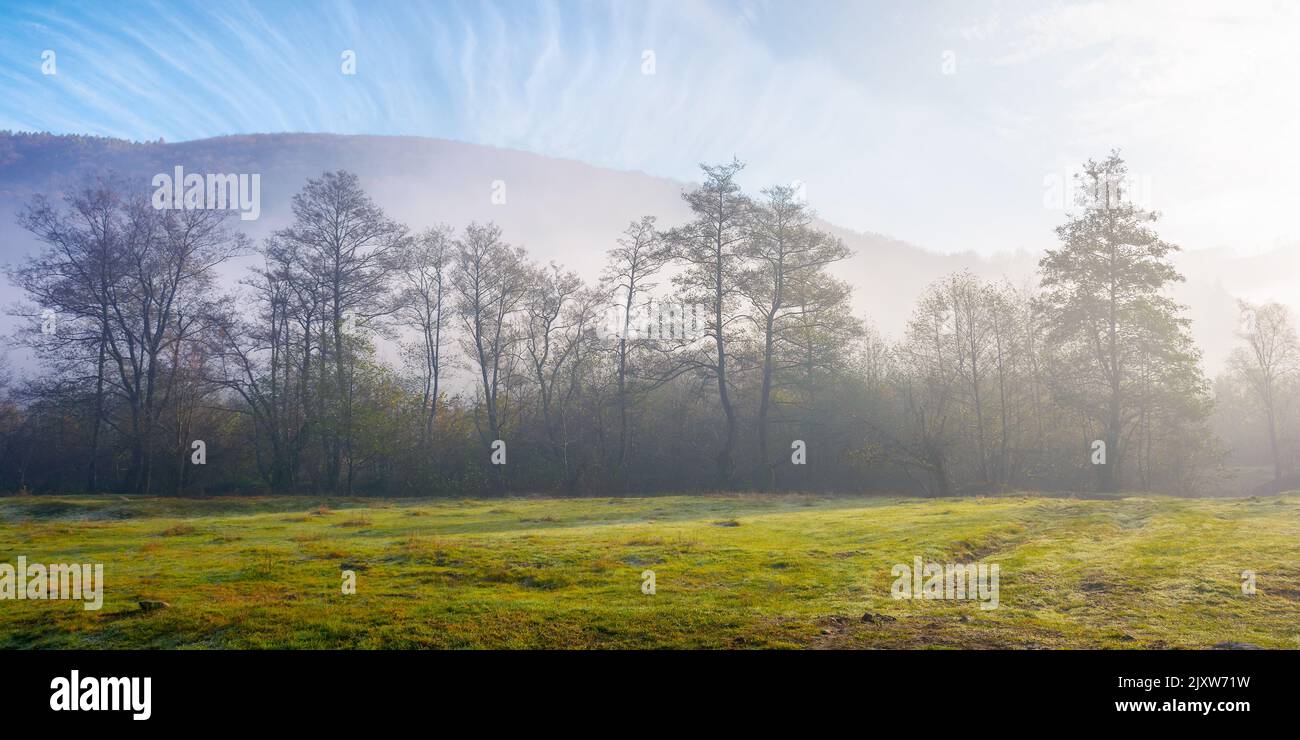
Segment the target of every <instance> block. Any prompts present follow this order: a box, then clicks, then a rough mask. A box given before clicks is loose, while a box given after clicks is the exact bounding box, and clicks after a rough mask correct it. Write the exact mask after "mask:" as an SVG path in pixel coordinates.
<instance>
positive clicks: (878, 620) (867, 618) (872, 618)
mask: <svg viewBox="0 0 1300 740" xmlns="http://www.w3.org/2000/svg"><path fill="white" fill-rule="evenodd" d="M862 621H864V622H866V623H868V624H884V623H885V622H897V621H898V620H897V619H895V618H894V617H891V616H889V615H888V614H872V613H871V612H867V613H866V614H863V615H862Z"/></svg>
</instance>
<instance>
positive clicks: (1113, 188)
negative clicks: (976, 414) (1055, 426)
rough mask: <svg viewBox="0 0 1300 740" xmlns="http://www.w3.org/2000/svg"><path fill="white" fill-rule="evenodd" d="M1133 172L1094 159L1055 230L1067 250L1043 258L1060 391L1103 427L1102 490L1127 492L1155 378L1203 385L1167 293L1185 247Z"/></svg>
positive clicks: (1115, 160)
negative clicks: (1127, 470)
mask: <svg viewBox="0 0 1300 740" xmlns="http://www.w3.org/2000/svg"><path fill="white" fill-rule="evenodd" d="M1127 175H1128V167H1127V165H1125V163H1124V160H1123V159H1122V158H1121V157H1120V156H1119V153H1118V151H1113V152H1111V154H1110V156H1109V157H1107V158H1106V159H1105V160H1103V161H1101V162H1095V161H1092V160H1089V161H1088V162H1086V163H1085V164H1084V166H1083V172H1082V173H1080V174H1078V175H1076V179H1077V181H1078V184H1079V186H1080V187H1079V188H1078V190H1077V194H1078V198H1077V203H1078V205H1079V206H1080V207H1081V208H1082V211H1080V212H1079V213H1076V214H1072V215H1070V216H1069V218H1068V220H1067V221H1066V222H1065V223H1064V224H1062V225H1061V226H1059V227H1057V229H1056V234H1057V236H1058V237H1059V239H1060V241H1061V246H1060V247H1058V248H1056V249H1049V250H1048V251H1047V254H1046V255H1045V256H1044V257H1043V258H1042V260H1040V262H1039V268H1040V270H1041V286H1042V294H1041V295H1040V297H1039V310H1040V311H1041V312H1042V314H1043V316H1044V319H1045V321H1046V323H1047V327H1048V333H1047V339H1048V342H1049V343H1050V344H1051V345H1052V346H1053V348H1054V352H1053V355H1054V361H1055V362H1054V364H1055V366H1056V370H1055V372H1054V376H1055V379H1056V382H1055V384H1054V385H1055V393H1056V396H1057V398H1058V399H1059V400H1060V402H1061V403H1063V404H1065V405H1067V406H1070V407H1073V408H1075V409H1077V410H1079V411H1081V412H1082V413H1083V414H1084V415H1085V416H1086V417H1087V418H1089V419H1090V420H1092V421H1093V422H1094V423H1095V424H1096V425H1097V428H1099V429H1100V430H1101V433H1102V435H1103V437H1102V439H1103V441H1104V442H1105V444H1106V448H1105V450H1106V460H1105V464H1099V465H1096V466H1095V467H1096V470H1097V486H1098V488H1099V489H1100V490H1102V491H1117V490H1119V488H1120V484H1121V479H1120V472H1119V471H1120V464H1121V462H1122V461H1123V460H1124V456H1125V450H1124V444H1125V441H1126V439H1125V435H1126V433H1127V432H1128V431H1129V429H1130V426H1131V425H1132V424H1133V422H1134V421H1136V420H1137V419H1138V418H1139V417H1140V415H1141V414H1142V411H1143V409H1142V405H1141V403H1140V399H1141V398H1142V397H1149V394H1148V393H1146V392H1145V390H1144V389H1145V387H1146V384H1147V383H1148V381H1149V379H1150V378H1152V377H1157V378H1159V381H1158V382H1160V383H1162V384H1165V385H1170V386H1179V387H1182V388H1184V389H1187V390H1188V391H1189V392H1193V391H1195V389H1198V388H1199V389H1201V392H1202V393H1203V392H1204V388H1205V382H1204V379H1203V378H1202V377H1201V371H1200V368H1199V359H1200V356H1199V352H1198V351H1197V350H1196V348H1195V345H1194V344H1193V343H1192V340H1191V336H1190V334H1189V326H1190V321H1189V320H1188V319H1186V318H1185V317H1184V316H1183V315H1182V311H1183V307H1182V306H1181V305H1179V304H1178V303H1177V302H1175V301H1174V300H1173V299H1172V298H1170V297H1169V296H1167V295H1166V294H1165V289H1166V288H1167V287H1168V286H1169V285H1170V284H1171V283H1175V282H1179V281H1181V280H1182V279H1183V277H1182V275H1180V274H1179V273H1178V271H1177V270H1176V269H1175V268H1174V266H1173V265H1172V264H1171V262H1170V255H1171V254H1173V253H1174V252H1176V251H1178V247H1177V246H1175V245H1173V244H1170V243H1169V242H1166V241H1164V240H1163V239H1161V238H1160V236H1159V235H1158V234H1157V233H1156V231H1155V229H1154V228H1153V227H1152V225H1153V224H1154V223H1155V222H1156V221H1157V219H1158V218H1159V214H1158V213H1155V212H1152V211H1148V210H1145V209H1143V208H1141V207H1139V206H1138V205H1137V204H1135V203H1133V202H1132V200H1131V199H1129V198H1127V197H1126V196H1127V193H1125V192H1124V188H1125V184H1126V181H1127ZM1152 364H1155V365H1157V366H1158V369H1157V371H1156V372H1154V373H1153V372H1151V371H1150V366H1151V365H1152ZM1139 368H1144V371H1143V372H1141V373H1139V372H1138V370H1139ZM1083 452H1084V451H1083V450H1081V454H1082V453H1083Z"/></svg>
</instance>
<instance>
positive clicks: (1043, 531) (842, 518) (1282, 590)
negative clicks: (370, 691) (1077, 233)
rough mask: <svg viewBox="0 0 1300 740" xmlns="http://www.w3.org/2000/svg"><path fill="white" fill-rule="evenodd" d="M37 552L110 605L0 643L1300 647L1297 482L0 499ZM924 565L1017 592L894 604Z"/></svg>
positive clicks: (6, 622) (37, 622)
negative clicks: (1043, 488)
mask: <svg viewBox="0 0 1300 740" xmlns="http://www.w3.org/2000/svg"><path fill="white" fill-rule="evenodd" d="M20 555H22V556H26V558H27V559H28V561H29V562H33V563H34V562H43V563H49V562H102V563H104V566H105V576H106V581H107V586H106V589H105V596H104V606H103V608H102V609H101V610H100V611H98V612H92V611H85V610H84V609H83V608H82V606H81V604H80V603H78V602H72V601H0V648H137V647H145V648H661V647H674V648H731V647H743V648H754V647H782V648H817V647H832V648H868V647H883V648H916V647H953V648H1091V647H1113V648H1148V647H1169V648H1205V647H1210V646H1212V645H1214V644H1216V643H1219V642H1224V641H1237V642H1247V643H1252V644H1255V645H1259V646H1263V647H1270V648H1292V649H1295V648H1300V496H1297V495H1295V494H1292V495H1287V496H1280V497H1270V498H1260V499H1243V500H1206V499H1179V498H1156V497H1135V498H1126V499H1121V500H1109V501H1100V500H1081V499H1071V498H1047V497H1037V496H1014V497H990V498H970V499H879V498H875V499H843V498H814V497H803V496H758V495H738V496H708V497H665V498H630V499H502V500H475V501H470V500H465V501H454V502H451V501H435V500H419V501H414V500H403V501H376V500H367V499H355V500H307V499H303V498H249V499H243V498H230V499H204V500H175V499H138V500H129V501H128V500H125V499H123V498H121V497H116V496H109V497H71V496H70V497H61V498H60V497H39V498H33V497H24V498H0V563H10V564H13V563H16V562H17V558H18V556H20ZM914 556H921V557H922V558H924V559H925V560H927V561H938V562H944V563H948V562H972V561H976V560H978V561H981V562H986V563H997V564H999V565H1000V567H1001V589H1000V602H1001V606H1000V607H999V608H998V609H995V610H988V611H982V610H980V608H979V604H978V602H975V601H962V602H957V601H938V600H935V601H924V600H895V599H893V598H891V596H890V585H891V584H892V583H893V581H894V577H893V576H892V575H891V573H890V570H891V568H892V567H893V566H894V564H896V563H904V564H909V565H910V564H911V563H912V559H913V557H914ZM345 565H346V566H347V567H349V568H351V569H353V570H355V572H356V573H357V586H358V593H357V594H355V595H344V594H342V593H341V592H340V591H341V589H340V584H341V582H342V581H341V577H340V571H341V568H342V567H343V566H345ZM644 570H653V571H654V572H655V577H656V586H657V593H656V594H654V595H645V594H643V593H642V592H641V573H642V571H644ZM1243 570H1253V571H1255V572H1256V574H1257V579H1258V581H1257V582H1258V593H1257V594H1255V595H1253V596H1248V595H1244V594H1243V593H1242V590H1241V575H1240V574H1241V572H1242V571H1243ZM142 599H148V600H161V601H166V602H168V603H170V604H171V608H168V609H159V610H154V611H149V612H143V611H141V610H140V608H139V606H138V602H139V601H140V600H142ZM864 612H872V613H873V614H883V615H888V616H892V617H895V618H896V621H883V622H877V623H874V624H868V623H863V622H862V621H861V619H860V618H861V616H862V615H863V613H864Z"/></svg>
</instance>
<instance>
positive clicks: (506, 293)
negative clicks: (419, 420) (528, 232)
mask: <svg viewBox="0 0 1300 740" xmlns="http://www.w3.org/2000/svg"><path fill="white" fill-rule="evenodd" d="M529 275H530V271H529V270H528V269H527V262H526V257H525V253H524V250H523V249H519V248H516V247H511V246H510V245H509V244H506V243H505V242H504V241H502V239H501V228H500V227H499V226H497V225H496V224H492V223H489V224H485V225H480V224H477V223H472V224H470V225H469V226H467V227H465V232H464V234H463V235H462V236H461V237H460V238H459V239H457V240H456V263H455V269H454V271H453V274H452V279H451V284H452V287H453V289H454V290H455V293H456V314H457V316H459V318H460V321H461V325H462V328H463V329H464V331H465V336H464V337H463V338H462V340H461V347H462V348H463V349H464V351H465V353H466V354H467V355H469V357H470V359H471V360H472V361H473V363H474V365H475V367H477V369H478V374H479V381H480V383H481V384H482V385H481V386H480V390H481V391H482V394H483V407H484V409H485V411H486V414H487V429H485V430H483V429H481V430H480V433H481V434H482V436H483V443H484V446H485V447H488V448H490V446H491V445H492V443H493V442H494V441H496V440H499V439H502V436H501V429H502V413H501V412H502V409H501V406H500V404H499V401H500V398H499V394H500V391H501V388H502V385H503V382H504V381H505V380H507V376H508V375H509V367H507V366H506V363H508V362H509V357H510V354H511V349H512V346H513V344H514V342H515V341H516V340H517V337H516V336H515V335H514V334H512V332H511V326H510V324H509V322H510V319H511V318H512V317H513V316H514V315H515V313H516V312H517V311H519V310H520V308H521V306H522V302H523V300H524V297H525V295H526V294H527V290H528V287H529V285H528V280H529ZM496 477H497V481H498V488H504V485H505V478H504V471H503V470H501V466H498V470H497V476H496Z"/></svg>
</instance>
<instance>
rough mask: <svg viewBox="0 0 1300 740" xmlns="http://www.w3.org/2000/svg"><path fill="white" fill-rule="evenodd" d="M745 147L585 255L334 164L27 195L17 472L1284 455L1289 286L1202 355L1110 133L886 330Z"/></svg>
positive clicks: (264, 472)
mask: <svg viewBox="0 0 1300 740" xmlns="http://www.w3.org/2000/svg"><path fill="white" fill-rule="evenodd" d="M742 168H743V164H741V163H740V162H739V161H732V162H730V163H724V164H721V165H717V166H704V167H703V183H702V184H701V185H700V186H699V187H698V188H695V189H693V190H690V191H689V192H686V193H684V194H683V198H684V200H685V203H686V205H687V206H688V207H689V211H690V214H691V217H690V218H689V219H688V220H686V221H685V222H683V223H678V224H661V223H660V222H659V221H658V220H657V219H656V218H655V216H654V215H652V214H651V215H646V216H644V217H642V218H640V219H637V220H635V221H633V222H632V223H631V224H629V226H628V228H627V229H626V230H625V231H624V232H623V233H622V234H621V235H620V234H611V235H610V245H609V246H610V248H609V250H608V252H607V262H606V265H605V269H604V271H603V273H602V278H601V280H600V282H599V283H598V284H585V283H584V281H583V280H581V279H580V278H579V277H578V276H577V275H576V274H575V273H573V272H571V271H569V270H568V269H566V268H565V267H564V266H562V265H557V264H554V263H552V264H546V265H539V264H534V263H533V262H532V261H531V260H530V258H529V255H528V253H527V252H526V250H524V249H523V248H521V247H518V246H515V245H514V244H512V242H511V240H512V239H518V238H522V237H523V236H526V235H511V234H504V233H502V230H501V229H500V228H499V227H498V226H497V225H495V224H492V223H471V224H469V225H467V226H465V227H464V228H463V229H461V230H459V231H457V230H455V229H453V228H451V227H449V226H446V225H436V226H433V227H431V228H429V229H426V230H424V231H422V232H419V233H411V232H410V231H409V230H408V228H407V227H406V226H405V225H403V224H400V223H397V222H395V221H393V220H392V219H390V218H389V217H388V216H387V215H385V213H384V210H383V204H381V203H377V202H375V201H373V200H372V199H371V198H370V197H369V196H368V195H367V194H366V193H365V191H364V189H363V188H362V186H361V183H360V181H359V179H358V178H357V177H356V176H355V175H352V174H350V173H347V172H327V173H324V174H322V175H321V176H320V177H318V178H313V179H311V180H309V181H308V182H307V183H305V184H304V186H303V189H302V191H301V192H300V193H299V194H298V195H297V196H296V197H295V198H294V201H293V222H292V223H291V224H290V225H289V226H287V227H286V228H284V229H281V230H280V231H277V232H275V233H274V234H273V235H272V236H270V237H269V238H267V239H266V240H265V241H264V242H263V243H261V244H258V245H252V244H250V243H248V241H247V240H246V239H245V238H244V237H243V236H242V235H241V234H240V233H239V231H238V228H237V224H238V220H237V218H234V214H233V212H229V211H218V210H184V209H163V210H159V209H155V208H154V207H152V205H151V204H150V202H149V198H148V195H147V193H142V192H139V191H137V190H135V189H132V188H130V187H127V186H125V185H124V184H123V183H120V182H113V181H110V180H95V181H92V182H86V183H83V184H82V186H81V187H80V189H79V190H77V191H75V192H73V193H71V194H70V195H68V196H67V197H65V198H64V199H63V200H62V201H60V202H52V201H50V200H48V199H46V198H42V197H38V198H36V199H35V200H34V201H33V202H32V203H31V204H30V205H29V207H28V208H27V209H26V210H25V211H24V213H23V214H22V216H21V219H20V223H21V225H22V227H23V228H25V229H27V230H28V231H30V232H31V233H32V234H34V235H35V236H36V238H37V239H38V240H39V241H40V242H41V244H42V245H43V248H42V250H41V251H40V253H39V254H37V255H36V256H34V257H32V258H30V259H28V260H26V261H24V262H23V263H21V264H18V265H14V266H11V267H10V268H9V270H8V276H9V279H10V280H11V281H12V282H13V283H14V284H15V285H16V286H18V287H19V288H21V289H22V290H23V292H24V294H25V295H26V301H25V303H24V304H23V305H22V306H20V307H16V308H15V309H14V312H16V313H18V314H19V315H21V316H22V317H24V318H25V319H26V321H25V323H24V326H23V328H22V329H21V330H20V331H19V332H18V334H17V335H16V336H15V337H14V338H13V341H14V342H17V343H21V344H22V345H24V346H27V347H29V348H31V350H32V351H33V352H34V353H35V355H36V356H37V357H38V358H39V359H40V361H41V363H42V365H41V367H42V372H41V373H40V374H39V376H38V377H37V378H36V379H34V380H31V381H29V382H26V383H22V384H14V383H10V384H9V385H8V386H7V387H3V388H0V392H2V393H3V395H2V396H0V490H30V491H37V492H43V491H58V492H68V491H101V492H103V491H113V492H122V493H134V494H152V495H197V494H236V493H322V494H323V493H328V494H340V495H383V496H424V495H431V496H438V495H445V496H464V495H474V494H504V493H508V492H552V493H563V494H570V495H585V494H593V495H595V494H609V493H638V492H666V491H695V490H766V491H795V490H797V491H854V492H856V491H882V492H883V491H888V492H897V493H924V494H928V495H955V494H964V493H978V492H986V491H996V490H1011V489H1018V488H1023V489H1076V490H1081V489H1092V488H1095V489H1097V490H1100V491H1119V490H1132V489H1147V490H1168V491H1177V492H1194V491H1205V490H1212V489H1214V487H1215V485H1216V481H1217V480H1219V479H1220V478H1221V477H1222V474H1223V473H1222V468H1223V462H1224V451H1225V450H1227V449H1233V450H1237V449H1238V448H1240V449H1242V450H1246V452H1245V453H1243V456H1242V457H1243V459H1245V460H1246V462H1247V464H1248V465H1255V466H1267V470H1268V475H1267V476H1266V478H1263V479H1261V480H1260V482H1261V483H1263V482H1269V483H1270V484H1271V485H1275V486H1276V485H1282V484H1283V483H1284V482H1285V481H1286V480H1287V479H1288V477H1289V476H1294V475H1295V473H1296V465H1295V462H1296V460H1297V455H1298V454H1300V433H1298V432H1300V429H1297V422H1298V421H1300V419H1298V418H1297V415H1296V413H1295V412H1296V400H1297V398H1300V395H1298V392H1300V383H1298V382H1297V380H1298V379H1297V372H1296V371H1297V369H1298V368H1300V364H1298V363H1300V345H1298V344H1297V339H1296V332H1295V329H1294V325H1293V323H1292V319H1291V317H1290V316H1289V315H1288V313H1287V311H1286V309H1285V308H1283V307H1281V306H1279V305H1277V304H1265V305H1262V306H1252V305H1249V304H1243V306H1242V311H1243V316H1244V317H1246V318H1245V319H1243V329H1242V332H1241V341H1242V344H1241V346H1240V347H1239V349H1238V350H1237V352H1236V353H1234V355H1233V357H1232V361H1231V363H1230V370H1229V372H1226V373H1224V374H1223V375H1222V376H1221V377H1219V378H1217V379H1216V381H1215V383H1214V385H1213V387H1211V384H1210V383H1209V382H1208V381H1207V380H1206V378H1205V377H1204V376H1203V375H1202V372H1201V370H1200V356H1199V352H1198V350H1197V348H1196V347H1195V345H1194V344H1193V343H1192V341H1191V339H1190V334H1189V332H1188V326H1189V322H1188V320H1187V319H1186V317H1185V315H1184V310H1183V308H1182V307H1181V306H1179V305H1178V304H1176V303H1175V302H1173V301H1172V300H1171V299H1170V298H1168V296H1167V293H1166V288H1167V286H1168V285H1169V284H1170V283H1172V282H1175V281H1178V280H1180V279H1181V277H1180V276H1179V275H1178V273H1177V272H1176V271H1175V270H1174V268H1173V267H1172V265H1171V263H1170V261H1169V258H1170V254H1171V253H1172V252H1174V251H1175V250H1176V249H1177V247H1175V246H1174V245H1171V244H1168V243H1166V242H1164V241H1163V240H1161V239H1160V237H1159V235H1158V233H1157V231H1156V223H1157V219H1158V216H1157V215H1156V214H1153V213H1150V212H1147V211H1144V210H1142V209H1140V208H1138V207H1137V206H1135V205H1133V204H1132V203H1131V202H1130V201H1129V200H1128V199H1127V198H1125V197H1124V193H1123V192H1122V189H1121V183H1122V182H1123V181H1124V179H1125V174H1126V170H1125V165H1124V162H1123V161H1122V159H1120V157H1119V156H1118V155H1117V154H1112V155H1111V156H1109V157H1108V158H1106V159H1105V160H1103V161H1101V162H1092V161H1090V162H1088V163H1086V164H1085V165H1084V167H1083V172H1082V173H1081V175H1080V183H1081V185H1082V186H1083V187H1082V188H1081V190H1082V193H1083V199H1082V201H1081V202H1080V203H1079V204H1078V209H1077V210H1076V211H1074V212H1073V213H1071V215H1070V216H1069V217H1068V219H1067V220H1066V221H1065V223H1063V224H1062V225H1061V226H1060V227H1059V228H1058V230H1057V236H1058V239H1059V245H1058V246H1057V247H1055V248H1053V249H1050V250H1048V251H1047V253H1046V254H1045V256H1044V257H1043V259H1042V261H1041V264H1040V275H1039V277H1040V280H1039V284H1037V285H1020V286H1013V285H1011V284H1008V283H1005V282H989V281H985V280H981V279H979V278H976V277H974V276H973V275H971V274H969V273H957V274H954V275H950V276H948V277H947V278H944V279H942V280H939V281H937V282H935V283H934V284H932V285H931V286H929V288H928V289H927V290H926V291H925V293H924V294H923V295H922V296H921V297H920V299H919V300H918V301H917V303H916V305H915V307H914V310H913V314H912V318H911V320H910V321H909V322H908V325H907V328H906V331H905V332H904V334H903V336H901V337H898V338H897V340H896V341H891V340H890V339H888V338H885V337H883V336H882V335H881V334H880V333H879V332H878V331H877V330H876V329H874V328H873V327H872V326H871V323H870V321H869V317H856V316H854V315H853V313H852V310H851V308H850V305H851V304H850V300H851V298H852V294H853V291H854V290H855V287H854V286H851V285H849V284H847V283H844V282H843V281H840V280H837V279H835V278H833V277H832V276H831V275H830V274H829V272H828V268H829V267H830V266H832V265H834V264H835V263H837V262H840V261H842V260H845V259H847V258H849V257H850V256H851V254H850V250H849V249H848V248H847V247H846V246H845V245H844V244H843V242H842V241H840V240H839V239H838V238H836V237H834V236H832V235H830V234H828V233H826V232H824V231H821V230H819V229H818V228H817V226H816V221H815V214H814V212H813V211H812V209H811V207H810V206H809V205H808V204H807V203H805V202H803V200H802V198H801V196H800V193H799V192H798V191H797V190H796V189H794V188H791V187H786V186H773V187H770V188H767V189H764V190H762V191H761V192H759V193H756V194H748V193H745V192H744V191H743V190H742V188H741V187H740V186H739V184H738V182H737V176H738V174H739V173H740V172H741V170H742ZM232 219H233V220H232ZM249 254H253V255H256V257H257V259H258V261H259V264H258V266H257V267H256V268H254V269H251V270H249V271H248V274H246V275H245V276H244V278H243V280H242V281H241V283H240V285H239V286H238V287H237V289H235V290H234V291H233V292H231V293H230V294H224V293H222V291H221V290H220V289H219V286H218V284H217V282H216V280H215V273H216V270H217V268H218V267H219V266H221V265H222V264H223V263H225V262H226V261H228V260H230V259H231V258H233V257H235V256H238V255H249ZM869 280H888V276H887V275H877V276H869ZM856 289H857V290H869V289H870V286H869V285H859V286H856ZM383 346H390V347H396V349H397V355H398V359H397V361H396V362H390V361H386V360H384V359H382V358H381V354H382V352H381V351H380V348H381V347H383ZM0 375H2V376H6V377H7V376H8V373H7V372H3V370H0ZM449 389H451V390H449ZM1224 399H1227V401H1226V402H1225V400H1224ZM1215 401H1218V402H1217V403H1215ZM1099 442H1100V443H1102V444H1103V445H1104V456H1103V457H1104V462H1102V463H1097V462H1096V459H1097V458H1096V454H1095V453H1096V449H1097V444H1098V443H1099Z"/></svg>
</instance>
